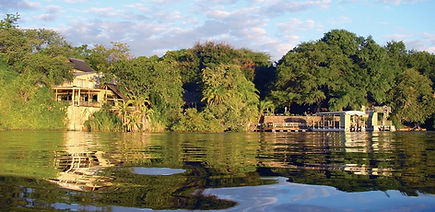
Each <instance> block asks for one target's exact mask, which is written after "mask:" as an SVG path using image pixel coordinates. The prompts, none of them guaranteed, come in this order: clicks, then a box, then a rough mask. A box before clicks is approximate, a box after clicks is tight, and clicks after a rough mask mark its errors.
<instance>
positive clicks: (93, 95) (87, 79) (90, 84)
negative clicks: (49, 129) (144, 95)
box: [53, 58, 126, 130]
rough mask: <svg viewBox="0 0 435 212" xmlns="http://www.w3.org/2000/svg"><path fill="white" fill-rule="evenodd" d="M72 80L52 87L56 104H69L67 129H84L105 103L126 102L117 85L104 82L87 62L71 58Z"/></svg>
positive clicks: (100, 75)
mask: <svg viewBox="0 0 435 212" xmlns="http://www.w3.org/2000/svg"><path fill="white" fill-rule="evenodd" d="M69 62H70V63H71V64H72V65H73V69H72V73H73V80H72V81H70V82H68V81H66V82H64V83H62V84H61V85H56V86H54V87H53V90H54V93H55V98H56V100H57V101H62V102H66V103H67V104H68V108H67V116H68V125H67V128H68V130H82V129H83V127H84V125H83V124H84V122H85V121H86V120H88V118H89V116H90V115H91V114H92V113H94V112H96V111H99V110H100V109H101V107H102V106H103V104H109V105H112V106H115V105H117V104H118V102H122V101H124V100H126V97H125V96H124V95H123V94H122V93H121V92H119V90H118V89H117V87H116V85H115V84H114V83H112V84H110V83H109V84H104V83H102V82H101V79H102V78H103V75H102V74H100V73H97V72H95V71H94V70H93V69H92V68H91V67H90V66H89V65H88V64H86V62H85V61H83V60H80V59H75V58H70V59H69Z"/></svg>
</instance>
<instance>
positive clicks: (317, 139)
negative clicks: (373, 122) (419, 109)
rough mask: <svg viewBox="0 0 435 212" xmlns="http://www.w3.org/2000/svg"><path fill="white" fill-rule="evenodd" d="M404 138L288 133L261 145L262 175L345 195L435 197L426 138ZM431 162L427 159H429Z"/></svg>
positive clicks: (383, 135) (430, 144) (432, 147)
mask: <svg viewBox="0 0 435 212" xmlns="http://www.w3.org/2000/svg"><path fill="white" fill-rule="evenodd" d="M418 135H419V136H420V137H419V138H415V139H413V140H409V137H408V136H404V137H405V138H408V140H409V141H408V140H403V138H402V137H401V136H403V135H401V134H398V133H396V134H393V133H356V134H342V133H307V134H304V135H302V137H303V138H301V136H300V135H296V134H287V135H279V136H276V137H275V138H273V137H267V139H264V140H263V141H260V142H264V143H265V144H262V145H260V146H262V148H261V149H262V150H261V154H262V157H261V158H259V164H260V168H259V169H258V171H259V172H260V173H261V175H262V176H270V175H280V176H284V177H287V178H288V181H289V182H295V183H303V184H313V185H329V186H334V187H336V188H337V189H339V190H343V191H348V192H359V191H373V190H382V191H386V190H399V191H401V192H404V193H405V194H406V195H411V196H417V195H418V192H423V193H431V194H435V181H434V180H433V178H432V177H431V176H433V173H434V168H435V166H434V160H433V156H432V155H433V154H428V153H427V151H433V149H434V144H433V142H429V141H428V139H429V140H430V138H429V137H428V136H427V135H423V134H418ZM431 158H432V159H431Z"/></svg>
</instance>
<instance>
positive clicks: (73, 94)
mask: <svg viewBox="0 0 435 212" xmlns="http://www.w3.org/2000/svg"><path fill="white" fill-rule="evenodd" d="M74 90H75V89H74V88H73V89H72V106H73V107H74V99H75V97H74V96H75V92H74Z"/></svg>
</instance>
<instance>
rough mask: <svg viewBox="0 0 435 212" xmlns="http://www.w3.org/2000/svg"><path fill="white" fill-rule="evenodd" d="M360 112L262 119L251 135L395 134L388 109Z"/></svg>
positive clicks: (381, 108)
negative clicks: (315, 132) (255, 133)
mask: <svg viewBox="0 0 435 212" xmlns="http://www.w3.org/2000/svg"><path fill="white" fill-rule="evenodd" d="M362 110H363V111H336V112H319V113H316V114H314V115H309V116H264V117H263V118H262V119H261V120H262V123H259V124H258V126H257V128H256V129H255V130H254V131H261V132H299V131H302V132H305V131H328V132H329V131H333V132H363V131H395V130H396V129H395V127H394V125H393V124H392V122H391V121H390V120H388V118H389V114H390V113H391V108H390V107H387V106H380V107H368V108H365V107H363V108H362Z"/></svg>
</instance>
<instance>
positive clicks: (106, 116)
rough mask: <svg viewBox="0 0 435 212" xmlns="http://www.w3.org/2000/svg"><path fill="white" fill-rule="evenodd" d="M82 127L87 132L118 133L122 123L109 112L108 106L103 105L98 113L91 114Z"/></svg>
mask: <svg viewBox="0 0 435 212" xmlns="http://www.w3.org/2000/svg"><path fill="white" fill-rule="evenodd" d="M84 125H85V126H86V127H87V128H88V130H89V131H99V132H119V131H121V130H122V121H121V120H120V119H119V118H118V116H116V115H115V114H114V113H112V112H110V110H109V106H108V105H104V106H103V108H102V109H101V110H100V111H97V112H95V113H93V114H92V116H91V117H90V118H89V119H88V120H87V121H85V123H84Z"/></svg>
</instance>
